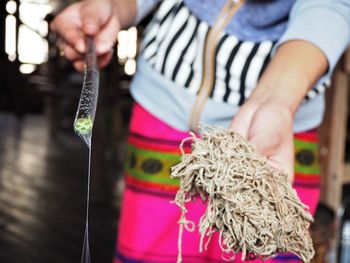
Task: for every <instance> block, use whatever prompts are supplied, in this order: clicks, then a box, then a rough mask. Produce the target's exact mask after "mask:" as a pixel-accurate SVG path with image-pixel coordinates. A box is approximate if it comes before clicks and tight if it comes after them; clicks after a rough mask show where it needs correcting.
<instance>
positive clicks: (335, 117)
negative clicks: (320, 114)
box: [320, 71, 349, 212]
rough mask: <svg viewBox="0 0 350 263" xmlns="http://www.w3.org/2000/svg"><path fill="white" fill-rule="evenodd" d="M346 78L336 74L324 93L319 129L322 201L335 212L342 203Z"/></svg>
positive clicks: (341, 74) (345, 129)
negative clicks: (323, 107)
mask: <svg viewBox="0 0 350 263" xmlns="http://www.w3.org/2000/svg"><path fill="white" fill-rule="evenodd" d="M348 89H349V76H348V75H347V74H346V73H344V72H341V71H336V72H335V74H334V77H333V85H332V87H331V89H330V90H328V92H327V100H326V104H327V106H326V107H327V110H326V115H325V118H324V122H323V124H322V125H321V127H320V138H321V149H320V152H321V165H322V174H323V175H322V184H321V185H322V187H321V189H322V194H321V200H322V201H324V202H325V203H326V204H328V205H329V206H330V207H331V208H332V209H334V211H335V212H337V211H338V209H339V207H340V204H341V194H342V184H343V177H344V168H345V140H346V133H347V107H348Z"/></svg>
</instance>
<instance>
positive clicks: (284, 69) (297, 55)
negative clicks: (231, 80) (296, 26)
mask: <svg viewBox="0 0 350 263" xmlns="http://www.w3.org/2000/svg"><path fill="white" fill-rule="evenodd" d="M327 68H328V62H327V58H326V56H325V55H324V54H323V52H322V51H321V50H320V49H319V48H318V47H316V46H315V45H313V44H311V43H309V42H306V41H301V40H300V41H299V40H296V41H289V42H286V43H284V44H283V45H281V46H280V47H279V48H278V49H277V51H276V54H275V56H274V57H273V59H272V60H271V62H270V64H269V66H268V67H267V69H266V71H265V72H264V74H263V75H262V77H261V79H260V81H259V83H258V85H257V88H256V89H255V91H254V92H253V93H252V95H251V97H250V99H251V100H257V101H262V102H265V101H270V100H272V101H277V102H279V103H284V104H285V105H286V106H287V107H288V108H289V109H290V110H291V112H292V113H293V114H294V113H295V112H296V110H297V108H298V106H299V105H300V103H301V102H302V101H303V99H304V97H305V95H306V93H307V91H308V90H309V89H310V88H311V87H312V86H313V85H314V84H315V82H316V81H317V80H318V79H319V78H320V77H321V76H322V75H323V74H324V73H326V71H327Z"/></svg>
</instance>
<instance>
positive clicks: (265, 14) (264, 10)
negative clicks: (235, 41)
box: [184, 0, 295, 41]
mask: <svg viewBox="0 0 350 263" xmlns="http://www.w3.org/2000/svg"><path fill="white" fill-rule="evenodd" d="M184 2H185V3H186V5H187V6H188V8H189V9H190V10H191V11H192V12H193V13H194V14H195V15H197V16H198V18H199V19H200V20H203V21H206V22H208V23H209V24H210V25H213V24H214V23H215V20H216V18H217V17H218V14H219V13H220V11H221V9H222V8H223V7H224V5H225V3H226V2H227V0H215V1H213V0H184ZM294 2H295V0H248V1H246V3H245V4H244V5H243V6H242V7H241V8H240V9H239V10H238V11H237V13H236V14H235V15H234V18H233V19H232V20H231V22H230V23H229V24H228V25H227V27H226V29H225V31H226V32H227V33H228V34H233V35H236V36H237V37H239V38H240V39H242V40H253V41H263V40H278V39H279V38H280V36H281V35H282V33H283V32H284V31H285V29H286V26H287V21H288V14H289V12H290V10H291V8H292V5H293V4H294Z"/></svg>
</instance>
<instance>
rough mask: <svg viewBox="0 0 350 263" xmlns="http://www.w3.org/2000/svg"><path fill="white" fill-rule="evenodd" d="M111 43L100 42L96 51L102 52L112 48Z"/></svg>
mask: <svg viewBox="0 0 350 263" xmlns="http://www.w3.org/2000/svg"><path fill="white" fill-rule="evenodd" d="M112 46H113V44H112V43H101V44H98V45H97V53H99V54H104V53H107V52H109V51H110V50H111V49H112Z"/></svg>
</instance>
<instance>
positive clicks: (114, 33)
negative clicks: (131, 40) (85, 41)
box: [95, 16, 120, 55]
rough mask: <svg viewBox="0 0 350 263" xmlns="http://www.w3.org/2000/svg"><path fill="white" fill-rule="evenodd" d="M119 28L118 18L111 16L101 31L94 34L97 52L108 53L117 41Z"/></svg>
mask: <svg viewBox="0 0 350 263" xmlns="http://www.w3.org/2000/svg"><path fill="white" fill-rule="evenodd" d="M119 30H120V24H119V20H118V19H117V17H116V16H112V17H111V19H110V20H109V21H108V22H107V23H106V25H105V26H104V27H103V28H102V29H101V31H100V32H99V33H98V35H96V39H95V42H96V49H97V53H98V54H101V55H102V54H105V53H109V52H110V51H111V50H112V49H113V46H114V44H115V43H116V42H117V37H118V32H119Z"/></svg>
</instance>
